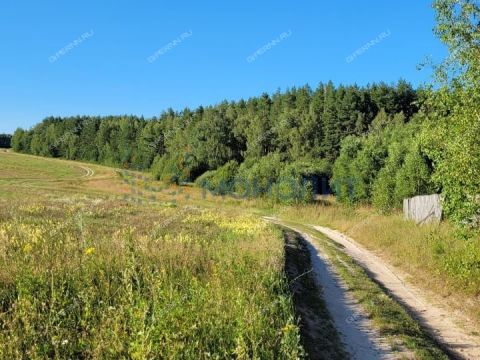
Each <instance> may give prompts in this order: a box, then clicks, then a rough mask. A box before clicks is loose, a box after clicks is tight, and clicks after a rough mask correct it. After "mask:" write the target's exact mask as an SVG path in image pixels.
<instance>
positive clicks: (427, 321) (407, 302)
mask: <svg viewBox="0 0 480 360" xmlns="http://www.w3.org/2000/svg"><path fill="white" fill-rule="evenodd" d="M312 227H313V228H314V229H315V230H317V231H319V232H321V233H322V234H324V235H325V236H327V237H328V238H330V239H331V240H333V241H335V242H336V243H338V244H340V245H342V247H343V251H345V253H346V254H348V255H349V256H350V257H352V258H353V259H354V260H355V261H356V262H357V263H358V264H359V265H361V266H362V267H363V268H364V269H365V270H366V271H367V272H368V273H369V275H370V277H371V278H373V279H374V280H375V281H377V282H378V283H380V284H381V285H382V286H383V287H384V288H385V289H387V291H388V292H389V293H390V294H391V295H392V296H393V297H394V298H395V299H396V300H397V301H399V302H400V303H402V305H404V306H405V307H406V308H407V309H408V310H409V311H410V313H411V315H412V316H413V317H414V318H415V319H416V320H417V321H418V322H419V323H420V324H422V325H423V327H424V328H425V329H426V330H427V331H429V332H430V334H431V335H432V336H433V337H434V338H435V339H437V341H438V342H439V343H440V344H442V345H443V347H444V350H445V351H447V352H448V353H449V355H450V356H452V357H455V358H459V359H480V336H476V335H472V332H474V331H477V332H478V331H479V329H476V330H475V329H465V328H463V327H462V326H460V325H458V322H460V319H455V315H454V314H452V312H451V311H448V310H446V309H444V308H442V307H440V306H438V304H432V303H431V301H428V300H427V299H426V298H425V296H424V295H423V294H422V291H420V290H419V289H417V288H416V287H414V286H413V285H411V284H409V283H408V282H407V281H406V279H405V276H404V275H403V274H400V273H398V272H397V271H395V272H394V270H392V269H391V268H390V267H389V266H388V265H387V264H386V263H385V262H384V261H383V260H382V259H380V258H379V257H378V256H376V255H374V254H372V253H371V252H370V251H368V250H366V249H365V248H364V247H362V246H361V245H360V244H358V243H357V242H356V241H355V240H353V239H351V238H349V237H347V236H345V235H343V234H341V233H340V232H338V231H335V230H332V229H329V228H326V227H322V226H312ZM479 306H480V304H479Z"/></svg>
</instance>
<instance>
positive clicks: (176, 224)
mask: <svg viewBox="0 0 480 360" xmlns="http://www.w3.org/2000/svg"><path fill="white" fill-rule="evenodd" d="M0 202H1V204H0V254H1V256H0V357H1V358H2V359H14V358H15V359H17V358H30V359H43V358H112V359H114V358H134V359H145V358H168V359H174V358H178V359H180V358H181V359H202V358H203V359H207V358H229V357H236V358H240V359H247V358H261V359H277V358H284V359H296V358H298V357H300V356H301V355H302V348H301V344H300V335H299V329H298V326H297V324H296V320H295V314H294V309H293V304H292V300H291V297H290V293H289V291H288V284H287V282H286V280H285V277H284V274H283V267H284V263H283V238H282V234H281V232H280V231H279V230H276V229H274V228H272V227H271V226H269V225H267V224H265V223H264V222H262V221H261V220H258V219H257V218H256V217H253V216H249V215H245V214H242V213H240V212H238V211H237V212H235V211H229V212H225V211H218V210H217V211H216V212H212V211H205V210H199V209H195V208H189V207H182V208H165V207H159V206H154V205H152V206H150V207H149V206H139V205H132V204H128V203H125V202H119V201H114V200H104V199H99V198H91V199H90V198H85V197H81V198H80V197H79V198H62V199H56V200H48V199H47V200H41V199H36V200H32V199H26V200H23V201H22V200H16V202H12V201H11V200H8V201H5V200H4V201H0Z"/></svg>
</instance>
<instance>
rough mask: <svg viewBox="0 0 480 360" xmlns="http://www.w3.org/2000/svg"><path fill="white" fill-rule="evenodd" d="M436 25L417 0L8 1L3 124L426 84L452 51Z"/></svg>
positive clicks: (1, 26) (0, 14)
mask: <svg viewBox="0 0 480 360" xmlns="http://www.w3.org/2000/svg"><path fill="white" fill-rule="evenodd" d="M433 27H434V13H433V10H432V9H431V4H430V2H429V1H418V0H404V1H391V0H390V1H388V0H369V1H354V0H345V1H320V0H316V1H313V0H311V1H306V0H298V1H281V0H279V1H266V0H265V1H258V0H257V1H253V0H246V1H245V0H244V1H202V2H200V1H182V2H174V1H159V0H156V1H150V0H148V1H147V0H145V1H141V0H139V1H132V0H129V1H124V0H102V1H98V0H97V1H93V0H83V1H75V2H73V1H49V0H42V1H38V0H29V1H23V0H4V1H2V2H1V3H0V30H1V31H0V40H1V44H2V56H1V57H0V133H1V132H13V130H14V129H15V128H17V127H23V128H29V127H30V126H32V125H34V124H35V123H38V122H40V121H41V120H42V119H43V118H44V117H46V116H50V115H55V116H67V115H78V114H82V115H83V114H85V115H87V114H88V115H109V114H112V115H113V114H135V115H144V116H146V117H151V116H154V115H157V116H158V115H159V114H160V113H161V111H162V110H164V109H166V108H168V107H172V108H174V109H178V110H180V109H183V108H184V107H187V106H188V107H195V106H198V105H200V104H203V105H207V104H215V103H218V102H220V101H222V100H224V99H228V100H236V99H239V98H242V97H243V98H248V97H250V96H255V95H259V94H261V93H262V92H274V91H275V90H277V89H278V88H280V89H285V88H287V87H292V86H299V85H303V84H306V83H308V84H310V86H312V87H316V85H317V84H318V83H319V82H320V81H323V82H326V81H328V80H333V81H334V82H335V83H336V84H339V83H345V84H351V83H357V84H360V85H363V84H367V83H370V82H375V81H382V80H383V81H386V82H392V81H396V80H398V79H399V78H404V79H406V80H407V81H410V82H412V83H413V84H414V85H415V86H416V85H419V84H422V83H423V82H426V81H429V80H430V76H431V74H430V71H429V70H423V71H418V70H417V69H416V67H417V64H418V63H420V62H421V61H422V60H423V59H425V57H426V56H431V57H432V58H433V59H434V60H437V61H440V60H441V59H442V58H443V57H444V56H445V50H444V48H443V46H442V45H441V44H440V42H439V41H438V40H437V39H436V38H435V36H434V35H433V33H432V28H433ZM381 33H386V34H388V36H386V37H385V36H384V38H383V39H380V38H379V35H380V34H381ZM82 34H83V39H82ZM182 34H183V35H182ZM281 34H283V35H281ZM375 39H377V40H379V41H378V42H377V43H376V44H375V45H373V46H370V47H369V48H368V49H367V48H364V50H363V51H361V52H360V54H357V55H356V56H355V57H354V60H353V61H350V62H348V61H347V57H348V56H351V55H352V54H354V53H355V51H356V50H358V49H360V48H362V46H364V45H366V44H368V43H369V42H370V41H372V40H375ZM175 40H177V41H176V42H174V41H175ZM272 42H273V45H271V46H270V48H269V49H266V48H264V49H263V50H264V51H260V52H261V54H259V53H257V55H254V54H255V53H256V51H257V50H259V49H262V47H264V46H265V45H267V44H269V43H270V44H272ZM62 49H64V53H63V54H60V53H59V51H61V50H62ZM55 54H58V57H57V58H56V59H55ZM155 54H157V55H156V56H155ZM249 56H252V57H253V58H254V61H251V60H252V58H249ZM149 57H150V58H149ZM153 58H155V61H153V62H152V61H148V59H150V60H152V59H153ZM247 58H249V60H250V61H248V60H247ZM350 60H351V58H350Z"/></svg>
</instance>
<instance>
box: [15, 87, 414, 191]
mask: <svg viewBox="0 0 480 360" xmlns="http://www.w3.org/2000/svg"><path fill="white" fill-rule="evenodd" d="M418 101H419V94H418V91H416V90H414V89H413V88H412V86H411V85H410V84H408V83H407V82H405V81H402V80H401V81H399V82H398V83H397V84H394V85H388V84H385V83H379V84H373V85H370V86H366V87H359V86H355V85H353V86H343V85H340V86H334V84H333V83H332V82H329V83H327V84H320V85H319V86H318V87H317V88H316V89H315V90H312V89H311V88H310V87H309V86H303V87H299V88H292V89H288V90H286V91H284V92H280V91H277V92H276V93H274V94H273V95H268V94H263V95H261V96H259V97H253V98H250V99H248V100H239V101H233V102H227V101H224V102H222V103H220V104H218V105H215V106H208V107H202V106H201V107H198V108H196V109H194V110H190V109H184V110H183V111H179V112H175V111H173V110H168V111H165V112H163V113H162V114H161V115H160V116H159V117H158V118H152V119H143V118H139V117H135V116H109V117H88V116H80V117H69V118H56V117H49V118H47V119H45V120H44V121H42V122H41V123H40V124H38V125H36V126H34V127H33V128H32V129H30V130H23V129H17V130H16V131H15V134H14V136H13V141H12V146H13V148H14V150H15V151H19V152H25V153H30V154H35V155H41V156H50V157H62V158H66V159H70V160H84V161H92V162H98V163H102V164H106V165H111V166H120V167H122V168H128V169H137V170H151V171H153V173H154V174H155V176H156V177H157V178H158V179H161V180H164V181H166V182H175V183H181V182H191V181H195V180H197V179H198V178H199V176H201V175H204V176H203V178H202V179H203V183H204V184H205V181H206V180H208V179H211V176H212V172H214V171H216V170H219V171H218V174H217V175H218V176H219V174H220V173H222V171H223V170H225V169H222V170H220V168H222V167H223V166H226V167H227V169H229V171H230V172H231V171H232V169H236V170H238V172H239V173H240V174H241V175H242V180H244V179H246V178H248V179H250V180H251V181H255V182H257V183H258V184H260V183H263V185H262V186H259V187H258V188H257V190H258V191H253V190H252V194H254V195H264V194H265V193H266V192H269V191H270V190H271V186H267V184H270V185H271V184H274V183H276V182H277V179H278V178H279V177H287V176H289V175H292V176H295V177H296V178H298V179H299V181H300V179H306V178H307V177H308V178H309V179H311V180H312V181H317V182H318V179H320V178H321V177H325V178H329V177H330V175H331V168H332V164H333V162H334V160H335V159H336V158H337V157H338V154H339V152H340V145H341V141H342V140H343V139H344V138H345V137H347V136H349V135H362V134H365V133H366V132H367V131H369V129H370V127H371V124H372V122H374V121H375V119H376V118H377V117H378V116H381V115H382V114H387V115H388V116H394V115H395V114H401V116H403V117H404V118H405V121H408V120H409V119H410V118H411V117H412V115H413V114H415V113H416V112H417V111H418ZM265 169H271V170H268V171H264V170H265ZM207 172H208V174H206V173H207ZM227 172H228V171H227ZM236 172H237V171H236ZM287 173H288V174H287ZM230 178H231V176H230ZM217 180H218V182H219V184H218V185H219V186H223V187H228V186H231V184H230V185H228V184H224V182H225V181H227V180H228V179H217ZM237 182H238V181H237ZM209 186H210V187H212V184H210V185H209ZM310 186H314V185H310ZM212 190H214V189H212ZM222 191H224V190H222Z"/></svg>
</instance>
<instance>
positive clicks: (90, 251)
mask: <svg viewBox="0 0 480 360" xmlns="http://www.w3.org/2000/svg"><path fill="white" fill-rule="evenodd" d="M94 252H95V248H94V247H89V248H86V249H85V254H86V255H92V254H93V253H94Z"/></svg>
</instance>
